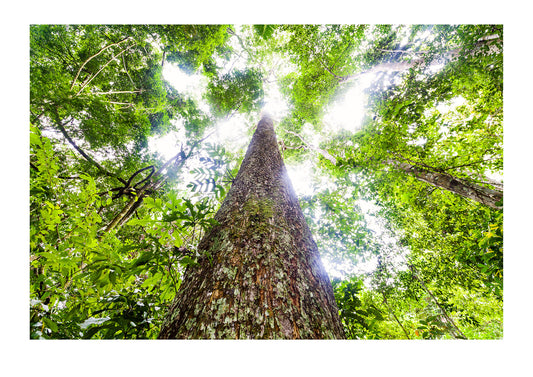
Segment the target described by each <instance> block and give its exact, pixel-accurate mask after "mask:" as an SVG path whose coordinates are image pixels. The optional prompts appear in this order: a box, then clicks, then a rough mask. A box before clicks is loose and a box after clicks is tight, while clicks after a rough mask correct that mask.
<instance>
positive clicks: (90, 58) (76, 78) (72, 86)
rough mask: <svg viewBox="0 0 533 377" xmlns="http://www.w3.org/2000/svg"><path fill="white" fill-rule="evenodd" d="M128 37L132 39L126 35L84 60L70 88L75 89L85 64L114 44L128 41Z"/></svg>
mask: <svg viewBox="0 0 533 377" xmlns="http://www.w3.org/2000/svg"><path fill="white" fill-rule="evenodd" d="M128 39H131V37H126V38H124V39H123V40H121V41H119V42H117V43H112V44H110V45H107V46H105V47H103V48H101V49H100V51H98V52H97V53H96V54H94V55H93V56H91V57H89V58H88V59H87V60H85V61H84V62H83V64H82V65H81V67H80V68H79V69H78V72H77V73H76V76H75V77H74V80H72V84H71V85H70V90H72V89H74V84H75V83H76V80H78V76H79V75H80V73H81V70H82V69H83V67H85V65H86V64H87V63H89V62H90V61H91V60H92V59H94V58H96V57H97V56H98V55H100V54H101V53H102V52H104V51H105V50H107V49H108V48H111V47H113V46H118V45H119V44H121V43H123V42H125V41H127V40H128Z"/></svg>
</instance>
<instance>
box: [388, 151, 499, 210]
mask: <svg viewBox="0 0 533 377" xmlns="http://www.w3.org/2000/svg"><path fill="white" fill-rule="evenodd" d="M386 163H387V164H388V165H391V166H394V167H396V168H398V169H400V170H402V171H403V172H405V173H407V174H411V175H413V176H414V177H416V178H417V179H418V180H420V181H423V182H426V183H429V184H430V185H433V186H436V187H439V188H441V189H444V190H448V191H450V192H453V193H454V194H457V195H461V196H462V197H465V198H468V199H472V200H475V201H476V202H479V203H481V204H484V205H486V206H489V207H491V208H494V209H501V208H502V206H501V205H498V202H501V201H502V200H503V191H499V190H492V189H490V188H488V187H483V186H479V185H476V184H474V183H471V182H467V181H463V180H460V179H458V178H454V177H453V176H451V175H449V174H445V173H440V172H436V171H430V170H425V169H422V168H419V167H417V166H415V165H411V164H407V163H404V162H398V161H395V160H389V161H386Z"/></svg>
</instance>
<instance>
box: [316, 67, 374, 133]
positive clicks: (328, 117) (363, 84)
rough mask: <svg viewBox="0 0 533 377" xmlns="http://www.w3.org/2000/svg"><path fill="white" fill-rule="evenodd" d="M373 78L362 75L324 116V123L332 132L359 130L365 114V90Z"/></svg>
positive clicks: (372, 76) (371, 75)
mask: <svg viewBox="0 0 533 377" xmlns="http://www.w3.org/2000/svg"><path fill="white" fill-rule="evenodd" d="M375 78H376V75H375V74H367V75H362V76H361V77H359V79H358V80H357V82H356V83H355V85H354V86H353V87H351V88H350V89H348V91H347V92H346V94H345V95H344V97H342V98H341V99H339V100H338V101H337V102H335V103H334V104H333V106H331V107H330V108H329V110H328V111H327V112H326V114H325V116H324V121H325V123H326V124H327V125H328V126H329V128H330V130H331V131H332V132H338V131H341V130H347V131H351V132H354V131H356V130H358V129H359V128H361V123H362V121H363V118H364V115H365V114H366V110H365V108H366V103H367V95H366V94H365V89H367V88H368V87H369V86H370V84H371V83H372V81H373V80H374V79H375Z"/></svg>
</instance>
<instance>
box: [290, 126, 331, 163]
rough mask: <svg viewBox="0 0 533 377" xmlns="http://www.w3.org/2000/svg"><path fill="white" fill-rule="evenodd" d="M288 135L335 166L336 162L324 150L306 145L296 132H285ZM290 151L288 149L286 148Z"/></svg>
mask: <svg viewBox="0 0 533 377" xmlns="http://www.w3.org/2000/svg"><path fill="white" fill-rule="evenodd" d="M285 132H287V133H289V134H292V135H294V136H297V137H298V138H299V139H300V140H301V141H302V143H304V144H305V146H306V147H307V148H308V149H311V150H314V151H317V152H318V153H320V154H321V155H322V157H324V158H325V159H326V160H328V161H329V162H331V163H332V164H333V165H335V164H337V160H336V159H335V157H333V156H332V155H330V154H329V152H328V151H326V150H324V149H320V148H318V147H314V146H312V145H310V144H309V143H307V142H306V141H305V140H304V139H303V137H301V136H300V135H299V134H297V133H296V132H293V131H285ZM288 149H290V148H288Z"/></svg>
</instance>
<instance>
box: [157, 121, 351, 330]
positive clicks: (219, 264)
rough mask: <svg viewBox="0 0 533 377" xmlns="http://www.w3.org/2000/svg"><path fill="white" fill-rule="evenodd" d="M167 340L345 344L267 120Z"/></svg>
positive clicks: (186, 283)
mask: <svg viewBox="0 0 533 377" xmlns="http://www.w3.org/2000/svg"><path fill="white" fill-rule="evenodd" d="M215 219H216V220H217V222H218V225H216V226H214V227H213V228H212V229H211V230H210V231H209V232H208V233H207V234H206V235H205V237H204V238H203V239H202V241H201V242H200V244H199V249H200V250H203V251H206V252H207V253H208V254H209V255H211V258H212V262H210V261H209V258H207V257H206V258H203V259H200V260H199V265H198V266H197V267H191V268H189V269H188V270H187V271H186V273H185V277H184V280H183V282H182V284H181V287H180V290H179V291H178V293H177V295H176V298H175V300H174V301H173V303H172V305H171V307H170V311H169V315H168V316H167V318H166V319H165V321H164V323H163V326H162V329H161V333H160V338H218V339H221V338H223V339H305V338H307V339H317V338H326V339H333V338H343V337H344V333H343V330H342V325H341V323H340V320H339V317H338V310H337V306H336V304H335V300H334V296H333V289H332V287H331V284H330V281H329V278H328V276H327V274H326V272H325V270H324V267H323V266H322V263H321V261H320V256H319V254H318V249H317V246H316V244H315V242H314V241H313V240H312V237H311V233H310V231H309V228H308V226H307V224H306V223H305V219H304V217H303V214H302V212H301V209H300V207H299V204H298V200H297V198H296V194H295V193H294V190H293V188H292V185H291V183H290V181H289V179H288V176H287V171H286V169H285V166H284V164H283V160H282V158H281V154H280V153H279V150H278V146H277V141H276V136H275V133H274V127H273V123H272V121H271V120H269V119H265V118H263V119H262V120H261V121H260V122H259V124H258V126H257V129H256V132H255V133H254V136H253V138H252V141H251V143H250V146H249V148H248V151H247V153H246V156H245V158H244V160H243V163H242V165H241V168H240V170H239V173H238V174H237V176H236V178H235V181H234V183H233V185H232V187H231V189H230V191H229V192H228V195H227V197H226V198H225V200H224V202H223V204H222V206H221V208H220V209H219V211H218V212H217V214H216V216H215Z"/></svg>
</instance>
